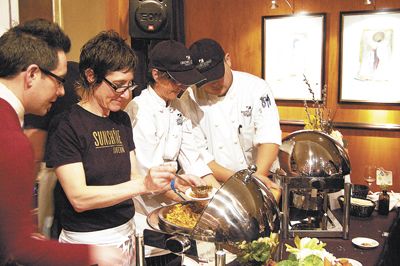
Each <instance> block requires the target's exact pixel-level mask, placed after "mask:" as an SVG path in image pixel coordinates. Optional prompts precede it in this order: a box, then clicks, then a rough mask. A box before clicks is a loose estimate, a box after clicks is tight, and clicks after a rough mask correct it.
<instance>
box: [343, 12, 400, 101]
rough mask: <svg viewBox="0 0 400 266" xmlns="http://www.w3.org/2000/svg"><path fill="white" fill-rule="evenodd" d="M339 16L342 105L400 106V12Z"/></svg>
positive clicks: (345, 13)
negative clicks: (373, 104) (377, 104)
mask: <svg viewBox="0 0 400 266" xmlns="http://www.w3.org/2000/svg"><path fill="white" fill-rule="evenodd" d="M340 16H341V18H340V31H341V36H340V37H341V39H340V69H339V103H347V102H348V103H379V104H400V10H386V11H379V12H378V11H359V12H341V13H340Z"/></svg>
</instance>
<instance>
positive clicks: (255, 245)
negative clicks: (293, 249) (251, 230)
mask: <svg viewBox="0 0 400 266" xmlns="http://www.w3.org/2000/svg"><path fill="white" fill-rule="evenodd" d="M277 245H278V235H277V234H274V233H272V234H271V235H270V237H260V238H259V239H257V240H253V241H251V242H246V241H243V242H241V243H238V246H237V247H238V249H239V255H238V260H239V262H240V263H243V264H246V263H259V264H260V265H261V264H263V263H265V262H266V261H268V260H269V259H271V257H272V254H273V253H274V251H275V247H276V246H277Z"/></svg>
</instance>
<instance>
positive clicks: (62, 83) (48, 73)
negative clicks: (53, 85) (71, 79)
mask: <svg viewBox="0 0 400 266" xmlns="http://www.w3.org/2000/svg"><path fill="white" fill-rule="evenodd" d="M39 69H40V71H42V72H43V73H44V74H46V75H48V76H51V77H53V78H55V79H56V80H57V82H58V84H59V85H60V86H61V85H64V83H65V79H64V78H63V77H60V76H58V75H56V74H54V73H53V72H51V71H49V70H47V69H45V68H42V67H39Z"/></svg>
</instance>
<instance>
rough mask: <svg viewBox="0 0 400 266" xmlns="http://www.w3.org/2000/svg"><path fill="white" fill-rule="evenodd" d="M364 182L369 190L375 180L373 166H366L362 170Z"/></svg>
mask: <svg viewBox="0 0 400 266" xmlns="http://www.w3.org/2000/svg"><path fill="white" fill-rule="evenodd" d="M364 180H365V182H367V184H368V187H369V188H370V190H371V185H372V183H374V182H375V180H376V167H375V166H374V165H367V166H365V168H364Z"/></svg>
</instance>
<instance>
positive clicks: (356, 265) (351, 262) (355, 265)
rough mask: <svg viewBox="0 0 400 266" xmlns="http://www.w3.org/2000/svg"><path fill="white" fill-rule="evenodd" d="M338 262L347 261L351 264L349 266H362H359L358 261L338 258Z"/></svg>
mask: <svg viewBox="0 0 400 266" xmlns="http://www.w3.org/2000/svg"><path fill="white" fill-rule="evenodd" d="M338 260H339V262H340V261H341V260H347V261H348V262H349V263H350V264H351V266H363V265H362V264H361V262H359V261H358V260H353V259H349V258H339V259H338Z"/></svg>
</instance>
